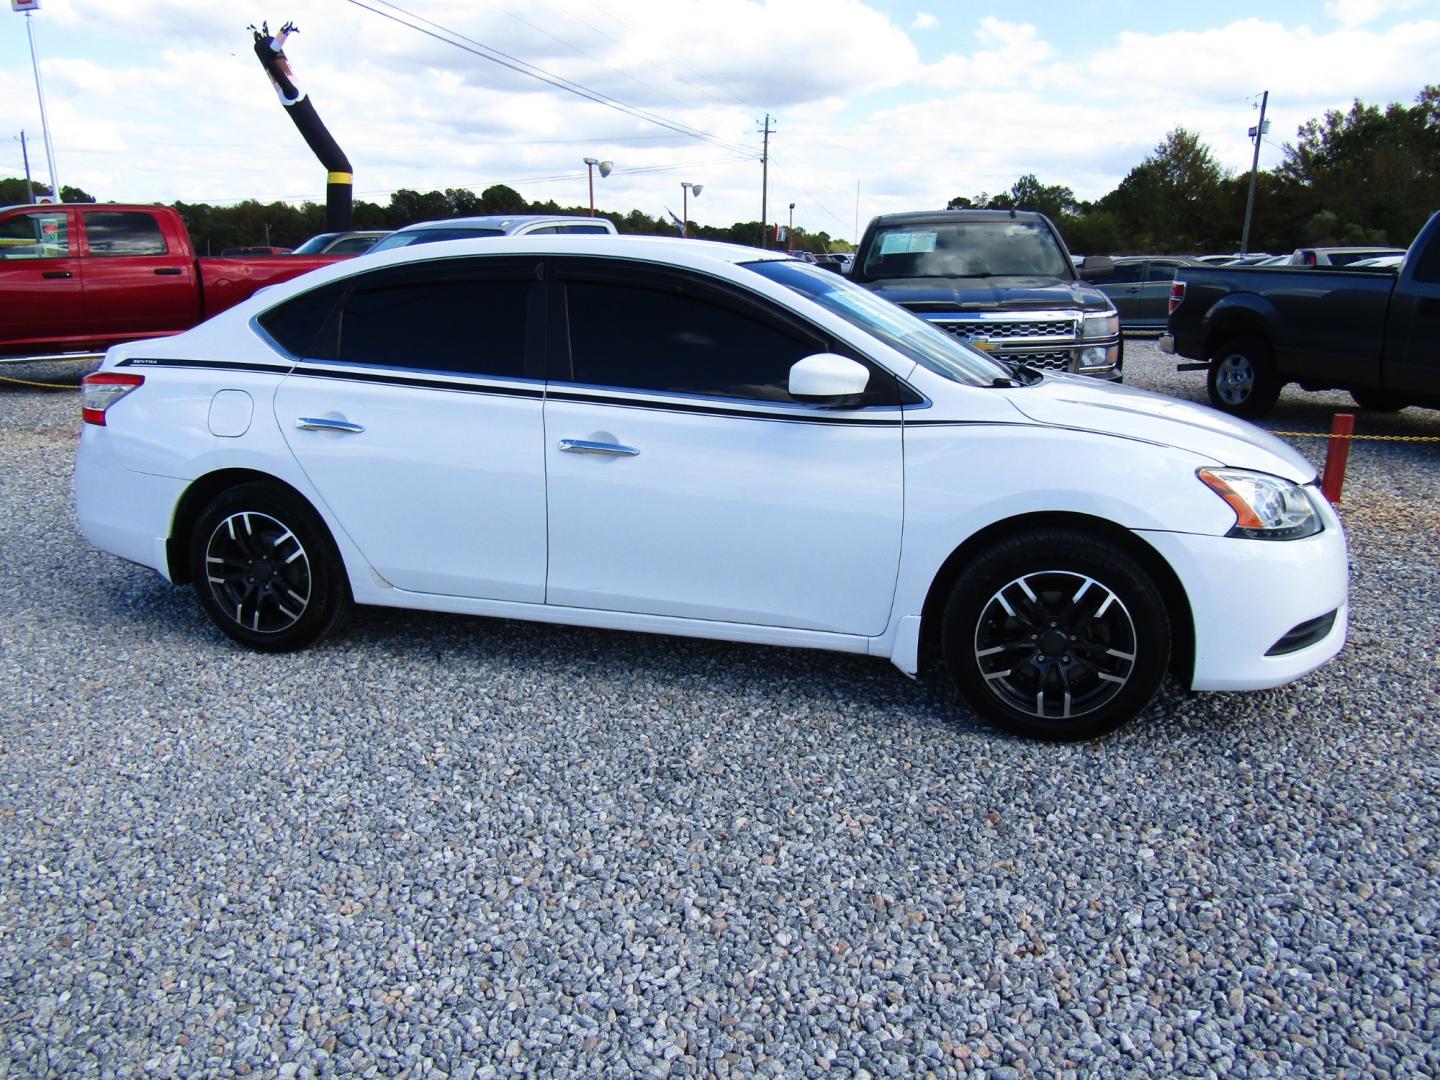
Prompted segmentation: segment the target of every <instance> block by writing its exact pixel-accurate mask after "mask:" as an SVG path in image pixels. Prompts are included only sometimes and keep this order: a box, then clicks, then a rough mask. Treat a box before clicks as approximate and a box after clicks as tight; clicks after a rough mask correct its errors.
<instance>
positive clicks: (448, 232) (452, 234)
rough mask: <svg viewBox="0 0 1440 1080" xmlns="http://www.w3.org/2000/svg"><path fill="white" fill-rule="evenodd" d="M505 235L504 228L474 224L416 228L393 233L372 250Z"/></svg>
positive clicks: (386, 249)
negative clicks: (453, 226) (477, 226)
mask: <svg viewBox="0 0 1440 1080" xmlns="http://www.w3.org/2000/svg"><path fill="white" fill-rule="evenodd" d="M504 235H505V230H503V229H477V228H476V227H475V226H473V225H468V226H467V225H457V226H456V227H455V228H453V229H416V230H415V231H414V232H397V233H391V234H390V235H389V236H387V237H385V239H383V240H381V241H380V242H379V243H378V244H376V245H375V246H374V247H372V248H371V249H370V250H371V251H389V250H390V249H391V248H402V247H409V246H410V245H412V244H436V243H439V242H440V241H441V240H471V239H473V238H475V237H477V236H504Z"/></svg>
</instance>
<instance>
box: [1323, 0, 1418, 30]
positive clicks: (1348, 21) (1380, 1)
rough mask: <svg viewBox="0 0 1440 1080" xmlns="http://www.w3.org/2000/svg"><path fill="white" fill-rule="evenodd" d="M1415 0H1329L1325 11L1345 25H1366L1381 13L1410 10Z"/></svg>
mask: <svg viewBox="0 0 1440 1080" xmlns="http://www.w3.org/2000/svg"><path fill="white" fill-rule="evenodd" d="M1415 6H1416V4H1415V0H1328V2H1327V3H1326V4H1325V13H1326V14H1327V15H1329V16H1330V17H1331V18H1332V19H1334V20H1335V21H1336V22H1338V23H1339V24H1340V25H1341V26H1344V27H1347V28H1348V27H1355V26H1364V25H1365V24H1366V23H1368V22H1374V21H1375V20H1376V19H1378V18H1379V17H1380V16H1381V15H1388V14H1390V13H1391V12H1396V11H1409V10H1412V9H1413V8H1414V7H1415Z"/></svg>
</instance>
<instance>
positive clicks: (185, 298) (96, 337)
mask: <svg viewBox="0 0 1440 1080" xmlns="http://www.w3.org/2000/svg"><path fill="white" fill-rule="evenodd" d="M335 261H336V258H335V257H334V256H324V255H274V256H261V257H249V258H242V259H225V258H214V259H197V258H196V257H195V249H194V245H193V244H191V242H190V233H189V231H188V230H187V229H186V228H185V223H184V221H182V220H181V218H180V215H179V213H178V212H177V211H175V210H173V209H171V208H170V207H168V206H122V205H117V204H114V203H83V204H81V203H74V204H65V205H48V206H12V207H7V208H5V209H3V210H0V357H17V356H37V355H45V354H53V353H60V352H98V351H100V350H102V349H107V348H109V347H110V346H111V345H115V344H118V343H120V342H122V341H135V340H138V339H140V338H149V337H161V336H164V335H167V334H178V333H179V332H180V331H182V330H188V329H189V328H190V327H192V326H194V325H195V324H196V323H198V322H200V321H202V320H204V319H207V318H209V317H210V316H211V315H214V314H215V313H216V312H219V311H224V310H225V309H226V308H228V307H232V306H233V305H235V304H238V303H239V302H240V301H241V300H244V299H245V298H246V297H248V296H250V295H252V294H253V293H255V292H256V291H257V290H259V289H261V288H264V287H265V286H266V285H274V284H275V283H276V282H280V281H288V280H289V279H290V278H293V277H296V276H298V275H300V274H303V273H305V272H306V271H307V270H313V269H315V268H316V267H317V266H326V265H328V264H330V263H332V262H335Z"/></svg>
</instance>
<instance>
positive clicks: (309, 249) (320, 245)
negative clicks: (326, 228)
mask: <svg viewBox="0 0 1440 1080" xmlns="http://www.w3.org/2000/svg"><path fill="white" fill-rule="evenodd" d="M339 235H340V234H339V233H333V232H327V233H321V234H320V235H319V236H312V237H311V238H310V239H309V240H306V241H305V242H304V243H303V244H301V245H300V246H299V247H297V248H296V249H295V250H294V251H292V252H290V254H291V255H318V254H320V252H322V251H324V250H325V245H326V244H328V243H330V241H331V240H334V239H335V238H336V237H337V236H339Z"/></svg>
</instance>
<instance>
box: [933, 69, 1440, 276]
mask: <svg viewBox="0 0 1440 1080" xmlns="http://www.w3.org/2000/svg"><path fill="white" fill-rule="evenodd" d="M1249 187H1250V174H1249V172H1248V171H1246V172H1239V173H1231V172H1227V171H1226V170H1224V169H1222V168H1221V167H1220V165H1219V164H1218V163H1217V162H1216V161H1215V157H1214V155H1213V154H1212V153H1211V152H1210V148H1209V147H1207V146H1206V145H1205V144H1204V143H1202V142H1201V141H1200V139H1199V137H1198V136H1197V135H1195V134H1194V133H1192V132H1189V131H1186V130H1185V129H1184V128H1176V129H1175V130H1174V131H1171V132H1170V133H1169V134H1168V135H1166V136H1165V138H1164V140H1163V141H1162V142H1161V143H1160V144H1159V145H1158V146H1156V147H1155V149H1154V150H1152V151H1151V152H1150V154H1149V155H1148V156H1147V157H1146V158H1145V160H1144V161H1142V162H1141V163H1140V164H1139V165H1137V166H1135V168H1133V169H1131V170H1130V172H1129V173H1128V174H1127V175H1126V177H1125V179H1123V180H1121V181H1120V183H1119V185H1118V186H1116V188H1115V189H1114V190H1113V191H1111V192H1110V193H1109V194H1107V195H1105V196H1104V197H1103V198H1101V199H1098V200H1096V201H1095V202H1082V201H1080V200H1078V199H1076V198H1075V193H1074V192H1073V191H1071V189H1070V188H1068V187H1065V186H1064V185H1061V184H1048V185H1047V184H1043V183H1041V182H1040V180H1038V179H1037V178H1036V177H1035V176H1034V175H1033V174H1032V175H1026V176H1022V177H1020V178H1019V179H1018V180H1016V181H1015V183H1014V184H1013V185H1012V186H1011V188H1010V190H1009V191H1006V192H1001V193H1000V194H998V195H987V194H984V193H982V194H980V195H976V196H973V197H965V196H957V197H956V198H953V199H951V200H950V202H949V207H950V208H951V209H959V208H966V207H976V208H985V209H997V210H1007V209H1012V208H1013V209H1026V210H1039V211H1041V212H1042V213H1044V214H1046V215H1047V216H1048V217H1050V218H1051V220H1053V221H1054V222H1055V223H1056V225H1057V226H1059V228H1060V231H1061V233H1062V234H1063V235H1064V236H1065V240H1066V243H1067V244H1068V245H1069V247H1070V249H1071V250H1072V251H1079V252H1085V253H1087V254H1115V253H1119V252H1133V253H1143V254H1151V253H1186V252H1194V253H1199V252H1226V251H1234V250H1238V248H1239V245H1240V238H1241V233H1242V231H1243V228H1244V220H1245V203H1246V199H1247V197H1248V194H1249ZM1436 210H1440V86H1427V87H1425V88H1424V89H1423V90H1421V91H1420V93H1419V94H1418V95H1417V96H1416V98H1415V103H1414V104H1413V105H1410V106H1407V105H1402V104H1398V103H1395V104H1391V105H1388V106H1386V107H1385V108H1383V109H1382V108H1380V107H1379V106H1377V105H1367V104H1365V103H1363V102H1361V101H1358V100H1357V101H1356V102H1355V103H1354V104H1353V105H1352V106H1351V107H1350V109H1349V111H1348V112H1341V111H1339V110H1332V111H1330V112H1327V113H1326V114H1325V115H1324V116H1322V117H1320V118H1319V119H1315V120H1309V121H1306V122H1305V123H1304V124H1302V125H1301V126H1300V129H1299V131H1298V133H1297V138H1296V141H1295V142H1293V143H1286V144H1285V147H1284V157H1283V159H1282V161H1281V163H1280V165H1279V166H1278V167H1277V168H1275V169H1272V170H1267V171H1265V172H1261V173H1260V174H1259V175H1258V177H1257V179H1256V193H1255V210H1254V214H1253V219H1252V222H1251V227H1250V242H1249V244H1248V248H1249V250H1251V251H1271V252H1275V253H1277V254H1278V253H1281V252H1285V251H1292V250H1294V249H1295V248H1297V247H1301V246H1311V245H1330V244H1347V245H1348V244H1389V245H1394V246H1396V247H1405V246H1406V245H1408V244H1409V243H1410V241H1411V240H1412V239H1414V237H1415V234H1416V233H1417V232H1419V231H1420V227H1421V226H1422V225H1423V224H1425V221H1426V220H1427V219H1428V218H1429V216H1430V215H1431V214H1432V213H1433V212H1434V211H1436Z"/></svg>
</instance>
